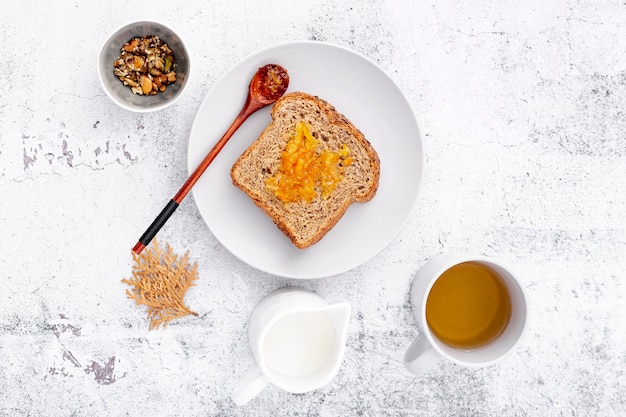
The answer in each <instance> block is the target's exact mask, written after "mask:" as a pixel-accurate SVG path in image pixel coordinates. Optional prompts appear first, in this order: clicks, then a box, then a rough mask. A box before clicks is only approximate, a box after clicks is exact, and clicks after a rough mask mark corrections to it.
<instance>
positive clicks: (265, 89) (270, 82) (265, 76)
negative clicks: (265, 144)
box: [133, 64, 289, 255]
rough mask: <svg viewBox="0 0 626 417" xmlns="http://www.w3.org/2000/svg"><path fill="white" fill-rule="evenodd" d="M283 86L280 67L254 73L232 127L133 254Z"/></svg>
mask: <svg viewBox="0 0 626 417" xmlns="http://www.w3.org/2000/svg"><path fill="white" fill-rule="evenodd" d="M287 87H289V74H288V73H287V70H285V69H284V68H283V67H281V66H280V65H276V64H268V65H265V66H263V67H261V68H259V69H258V70H257V72H256V73H255V74H254V77H252V80H251V81H250V86H249V88H248V97H247V98H246V103H245V104H244V106H243V108H242V109H241V112H240V113H239V115H238V116H237V118H236V119H235V121H234V122H233V124H231V125H230V127H229V128H228V130H226V133H224V136H222V138H221V139H220V140H219V141H217V143H216V144H215V146H213V148H212V149H211V150H210V151H209V153H208V154H207V156H205V157H204V160H203V161H202V162H201V163H200V165H198V167H197V168H196V170H195V171H194V172H193V173H192V174H191V176H190V177H189V178H188V179H187V182H185V184H183V186H182V187H181V188H180V190H179V191H178V193H176V195H175V196H174V198H172V199H171V200H170V202H169V203H167V205H166V206H165V208H164V209H163V210H162V211H161V213H160V214H159V215H158V216H157V218H156V219H154V221H153V222H152V224H151V225H150V227H148V229H147V230H146V231H145V233H144V234H143V235H142V236H141V237H140V238H139V242H137V244H136V245H135V247H134V248H133V252H135V253H136V254H137V255H139V254H140V253H141V251H143V250H144V248H145V247H146V246H148V244H149V243H150V241H152V238H154V236H155V235H156V234H157V232H158V231H159V230H160V229H161V227H163V225H164V224H165V222H167V220H168V219H169V218H170V216H171V215H172V214H173V213H174V211H176V209H177V208H178V206H179V205H180V203H181V202H182V201H183V199H184V198H185V196H186V195H187V194H188V193H189V191H190V190H191V188H192V187H193V186H194V184H195V183H196V182H197V181H198V179H200V177H201V176H202V174H203V173H204V171H206V169H207V168H208V166H209V165H210V164H211V162H213V159H215V157H216V156H217V154H218V153H219V152H220V151H221V150H222V148H223V147H224V145H225V144H226V142H228V140H229V139H230V138H231V136H232V135H233V134H234V133H235V131H237V129H239V127H240V126H241V125H242V124H243V122H245V121H246V119H247V118H248V117H249V116H250V115H251V114H252V113H254V112H256V111H257V110H260V109H262V108H263V107H265V106H268V105H270V104H272V103H274V102H275V101H276V100H278V99H279V98H280V97H281V96H282V95H283V94H285V91H287Z"/></svg>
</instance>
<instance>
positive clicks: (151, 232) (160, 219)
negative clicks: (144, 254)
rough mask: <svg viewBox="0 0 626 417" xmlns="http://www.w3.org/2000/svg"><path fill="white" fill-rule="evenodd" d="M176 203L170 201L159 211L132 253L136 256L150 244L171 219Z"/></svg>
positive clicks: (176, 206)
mask: <svg viewBox="0 0 626 417" xmlns="http://www.w3.org/2000/svg"><path fill="white" fill-rule="evenodd" d="M178 205H179V204H178V203H177V202H176V201H174V200H170V201H169V203H167V205H166V206H165V207H164V208H163V210H161V213H159V215H158V216H157V217H156V219H154V221H153V222H152V224H151V225H150V226H149V227H148V228H147V229H146V231H145V232H144V233H143V235H141V237H140V238H139V242H137V244H136V245H135V247H134V248H133V252H135V253H136V254H137V255H139V254H140V253H141V251H143V250H144V248H145V247H146V246H148V245H149V244H150V242H151V241H152V239H153V238H154V236H156V234H157V233H158V232H159V230H161V227H163V225H164V224H165V222H167V220H168V219H169V218H170V217H171V215H172V214H174V212H175V211H176V209H177V208H178Z"/></svg>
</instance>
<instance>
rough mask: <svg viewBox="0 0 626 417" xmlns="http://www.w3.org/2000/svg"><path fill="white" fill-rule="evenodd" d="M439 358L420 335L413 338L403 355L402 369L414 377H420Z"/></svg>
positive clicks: (422, 335) (426, 340) (423, 336)
mask: <svg viewBox="0 0 626 417" xmlns="http://www.w3.org/2000/svg"><path fill="white" fill-rule="evenodd" d="M439 359H441V356H440V355H439V353H437V351H436V350H435V349H433V347H432V346H431V345H430V343H429V342H428V339H427V338H426V336H425V335H424V334H423V333H422V334H420V335H419V336H417V337H416V338H415V340H414V341H413V343H411V345H410V346H409V348H408V349H407V351H406V353H405V354H404V361H403V362H404V367H405V368H406V369H407V370H408V371H409V372H411V373H412V374H414V375H420V374H422V373H424V372H426V371H427V370H428V369H429V368H430V367H431V366H433V365H434V364H435V363H436V362H437V361H438V360H439Z"/></svg>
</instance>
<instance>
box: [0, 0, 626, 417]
mask: <svg viewBox="0 0 626 417" xmlns="http://www.w3.org/2000/svg"><path fill="white" fill-rule="evenodd" d="M441 3H442V2H437V1H430V0H429V1H423V2H401V1H397V2H396V1H391V0H388V1H386V2H375V1H368V2H358V3H357V2H349V1H345V0H336V1H323V2H314V1H298V2H289V1H279V2H271V3H267V2H261V1H257V2H253V1H240V0H232V1H231V0H219V1H212V2H205V1H200V0H192V1H188V2H179V3H176V2H170V1H168V2H165V1H159V0H156V1H150V2H148V1H133V2H127V1H103V0H95V1H91V2H79V1H77V0H74V1H72V0H68V1H62V2H40V1H34V0H25V1H16V0H15V1H14V0H5V1H4V2H3V4H2V12H0V40H1V45H2V48H0V62H1V63H2V72H1V74H2V85H1V86H0V190H1V192H2V193H1V194H2V198H0V282H1V284H2V290H1V291H0V394H1V395H0V415H6V416H23V415H46V416H52V417H56V416H70V415H74V416H95V415H112V416H126V415H129V416H152V415H158V416H176V415H185V416H193V415H221V416H226V415H235V416H239V415H240V416H243V415H259V416H262V415H268V416H276V415H294V416H295V415H299V416H302V415H320V416H339V415H342V416H348V415H368V416H383V415H384V416H404V415H420V416H421V415H434V416H438V415H494V416H496V415H497V416H501V415H516V416H519V415H542V416H560V415H626V411H624V410H625V408H626V375H625V370H626V326H625V325H624V322H623V321H624V319H625V318H626V299H625V295H626V287H625V286H626V284H625V282H624V280H625V274H626V260H625V258H626V110H625V109H626V4H625V3H624V2H623V1H619V2H618V1H609V0H600V1H595V0H580V1H573V0H555V1H550V2H547V1H543V0H530V1H526V2H520V1H508V0H504V1H488V0H487V1H481V0H471V1H458V2H445V4H441ZM140 18H147V19H157V20H161V21H164V22H166V23H168V24H169V25H170V26H171V27H172V28H173V29H175V30H177V31H178V32H179V33H180V34H181V35H182V36H183V37H184V38H185V40H186V41H187V45H188V46H189V48H190V50H191V51H192V53H193V59H194V61H193V65H194V74H193V78H192V80H191V84H190V85H189V86H188V90H187V92H186V94H185V96H184V97H183V98H182V99H181V100H180V101H179V102H178V103H176V104H175V105H174V106H173V107H171V108H168V109H166V110H165V111H162V112H159V113H155V114H146V115H138V114H134V113H129V112H126V111H123V110H121V109H119V108H117V107H116V106H115V105H114V104H113V103H111V101H110V100H109V99H108V98H107V97H106V96H105V94H104V93H103V92H102V90H101V89H100V86H99V85H98V81H97V77H96V72H95V61H96V54H97V51H98V49H99V47H100V45H101V42H102V41H103V39H104V38H105V36H106V35H107V34H108V33H110V32H111V31H112V30H113V29H114V28H116V27H118V26H119V25H121V24H123V23H126V22H127V21H129V20H134V19H140ZM297 39H311V40H320V41H327V42H331V43H335V44H338V45H342V46H346V47H349V48H352V49H354V50H356V51H358V52H360V53H362V54H364V55H366V56H367V57H369V58H371V59H372V60H373V61H375V62H377V63H378V64H379V65H380V66H381V67H382V68H384V69H385V70H386V71H388V72H389V73H390V74H391V75H392V77H393V78H394V79H395V81H396V82H397V83H398V84H399V85H400V87H401V88H402V89H403V90H404V92H405V94H406V96H407V98H408V99H409V101H410V102H411V105H412V106H413V108H414V110H415V113H416V116H417V118H418V122H419V124H420V127H421V130H422V134H423V136H424V145H425V149H426V161H427V166H426V171H425V179H424V184H423V188H422V192H421V195H420V199H419V201H418V204H417V205H416V207H415V209H414V211H413V213H412V215H411V217H410V219H409V220H408V223H407V225H406V227H405V228H404V229H403V231H402V232H401V233H400V235H399V236H398V237H397V238H396V239H395V240H394V242H393V243H392V244H391V245H390V246H389V247H388V248H387V249H385V250H384V251H382V252H381V253H380V254H379V255H378V256H376V257H375V258H374V259H372V260H371V261H369V262H367V263H366V264H364V265H362V266H361V267H359V268H356V269H355V270H352V271H350V272H347V273H345V274H342V275H340V276H338V277H334V278H330V279H321V280H314V281H306V282H300V281H291V280H285V279H280V278H276V277H272V276H268V275H265V274H262V273H259V272H257V271H255V270H254V269H252V268H250V267H248V266H246V265H245V264H242V263H241V262H240V261H238V260H237V259H236V258H234V257H233V256H232V255H230V254H229V253H228V252H227V251H225V250H224V248H223V247H221V245H220V244H219V243H218V242H216V240H215V239H214V238H213V237H212V236H211V234H210V233H209V232H208V230H207V228H206V226H205V225H204V223H203V221H202V220H201V218H200V217H199V215H198V212H197V210H196V208H195V205H194V204H193V201H192V199H189V200H186V201H185V202H184V203H183V205H182V206H181V208H180V209H179V210H178V212H177V213H176V214H175V216H174V217H173V218H172V219H171V220H170V221H169V223H168V224H167V226H166V227H165V228H164V229H163V231H162V232H161V234H160V235H159V236H160V238H161V240H162V241H167V242H169V243H170V244H172V245H173V246H174V247H175V248H176V249H177V250H178V251H181V252H182V251H186V250H189V251H190V254H191V257H192V259H193V260H195V261H197V262H198V265H199V270H200V275H201V278H200V281H199V285H198V286H197V287H194V288H193V289H192V290H190V292H189V293H188V295H187V298H186V301H187V303H188V304H189V305H190V306H191V307H192V309H194V310H195V311H197V312H198V313H200V317H197V318H186V319H183V320H180V321H178V322H176V323H173V324H172V325H171V326H170V327H168V328H167V330H165V331H153V332H148V330H147V323H146V320H145V316H144V311H143V310H141V309H139V308H137V307H135V306H134V305H133V303H132V302H130V301H129V300H127V299H126V297H125V295H124V289H125V288H124V285H123V284H121V283H120V279H121V278H123V277H127V276H128V275H129V273H130V266H131V258H130V250H129V248H130V247H131V246H132V245H133V244H134V243H135V241H136V239H137V237H138V235H140V234H141V233H142V232H143V230H144V229H145V227H146V225H147V223H149V221H151V220H152V217H153V216H154V214H155V213H157V212H158V211H159V210H160V209H161V208H162V206H163V205H164V204H165V202H166V201H167V200H168V199H169V198H171V196H172V195H173V194H175V192H176V191H177V189H178V188H179V187H180V185H181V184H182V183H183V182H184V180H185V177H186V172H187V170H186V166H185V165H186V164H185V161H186V147H187V137H188V134H189V131H190V128H191V123H192V121H193V117H194V115H195V112H196V109H197V108H198V106H199V104H200V102H201V100H202V99H203V97H204V95H205V94H206V92H207V91H208V89H209V88H210V87H211V86H212V85H213V84H214V83H215V81H216V80H217V79H218V78H219V77H220V76H221V75H222V74H223V73H224V72H225V71H227V70H228V69H229V68H230V67H231V66H233V65H234V64H235V63H237V62H238V61H239V60H240V59H242V58H243V57H244V56H245V55H247V54H249V53H251V52H254V51H255V50H257V49H259V48H262V47H265V46H268V45H271V44H274V43H276V42H280V41H285V40H297ZM445 250H457V251H462V252H471V253H483V254H485V255H490V256H495V257H498V258H501V259H503V260H504V261H506V262H508V263H510V264H513V265H514V266H515V267H516V268H517V270H518V271H519V272H520V275H521V280H522V283H523V284H524V286H525V289H526V290H527V291H528V294H529V295H530V297H531V306H532V311H531V313H532V320H531V323H530V326H529V331H528V334H527V337H526V339H525V341H524V342H523V344H522V346H521V347H520V349H518V350H517V351H516V352H515V353H514V354H513V355H511V356H509V357H508V358H507V359H506V360H505V361H503V362H502V363H500V364H498V365H495V366H492V367H489V368H485V369H480V370H468V369H463V368H460V367H457V366H454V365H450V364H441V365H439V366H437V367H435V368H434V369H432V370H431V371H430V372H428V373H427V374H426V375H425V376H423V377H421V378H416V377H413V376H411V375H409V374H408V373H407V372H405V371H404V370H403V368H402V355H403V353H404V350H405V349H406V347H407V346H408V344H409V343H410V341H411V340H412V339H413V337H414V336H415V335H416V334H417V332H418V331H419V329H418V327H417V325H416V324H415V320H414V319H413V318H412V312H411V309H410V306H409V302H408V296H409V287H410V282H411V280H412V278H413V277H414V276H415V273H416V272H417V270H418V269H419V268H420V266H421V265H423V264H424V263H425V262H426V261H427V260H428V259H429V258H430V257H431V256H433V255H435V254H437V253H440V252H442V251H445ZM285 285H299V286H302V287H304V288H307V289H311V290H314V291H316V292H317V293H319V294H320V295H321V296H323V297H324V298H325V299H327V300H328V301H329V302H336V301H349V302H350V303H351V304H352V308H353V319H352V322H351V325H350V330H349V336H348V346H347V350H346V360H345V362H344V365H343V367H342V369H341V371H340V373H339V375H338V376H337V378H336V379H335V380H334V381H333V382H332V383H331V384H330V385H328V386H327V387H324V388H323V389H320V390H318V391H315V392H312V393H309V394H303V395H291V394H287V393H284V392H282V391H280V390H278V389H276V388H273V387H270V388H268V389H266V390H265V391H264V392H263V393H262V394H261V395H260V396H259V397H258V398H256V399H255V400H253V401H252V402H251V403H249V404H248V405H246V406H244V407H240V408H238V407H236V406H234V404H233V403H232V402H231V401H230V399H229V393H230V391H231V389H232V387H233V385H234V383H235V381H236V380H237V378H238V377H239V376H240V375H242V374H243V373H244V372H245V370H246V369H247V368H248V367H249V366H250V365H251V364H252V356H251V353H250V349H249V347H248V345H247V334H246V324H247V320H248V316H249V314H250V312H251V311H252V309H253V308H254V306H255V305H256V303H257V302H258V301H259V300H261V299H262V298H263V296H264V295H266V294H268V293H269V292H271V291H272V290H274V289H276V288H279V287H282V286H285Z"/></svg>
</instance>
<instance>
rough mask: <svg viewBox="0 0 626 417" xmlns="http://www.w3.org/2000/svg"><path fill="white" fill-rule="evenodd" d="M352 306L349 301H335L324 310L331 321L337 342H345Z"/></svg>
mask: <svg viewBox="0 0 626 417" xmlns="http://www.w3.org/2000/svg"><path fill="white" fill-rule="evenodd" d="M351 311H352V308H351V306H350V304H349V303H337V304H332V305H329V306H327V307H326V308H325V309H324V312H325V313H326V315H327V316H328V318H329V319H330V321H331V322H332V323H333V326H334V327H335V331H336V332H337V336H338V338H339V340H338V343H339V344H342V345H343V344H345V342H346V339H347V336H348V325H349V324H350V314H351Z"/></svg>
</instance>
